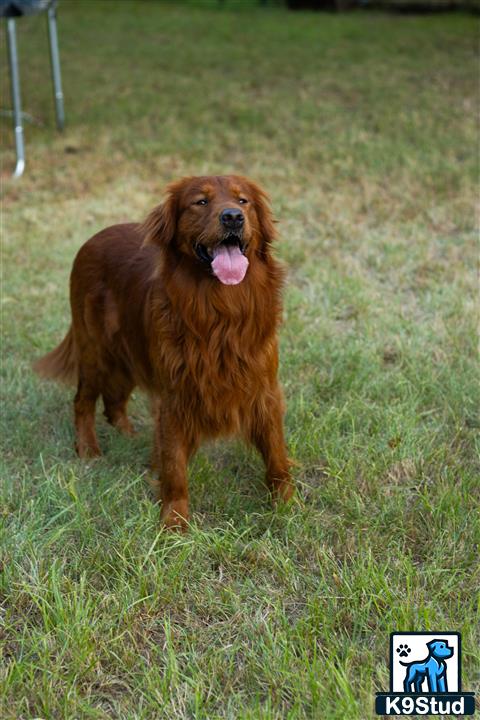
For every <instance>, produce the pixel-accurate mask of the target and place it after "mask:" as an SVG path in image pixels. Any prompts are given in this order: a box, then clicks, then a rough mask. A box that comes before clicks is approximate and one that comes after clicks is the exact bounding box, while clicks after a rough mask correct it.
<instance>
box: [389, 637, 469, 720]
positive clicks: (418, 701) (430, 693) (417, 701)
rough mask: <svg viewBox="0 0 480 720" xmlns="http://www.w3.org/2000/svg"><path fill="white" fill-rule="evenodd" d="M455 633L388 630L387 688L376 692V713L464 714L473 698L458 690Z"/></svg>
mask: <svg viewBox="0 0 480 720" xmlns="http://www.w3.org/2000/svg"><path fill="white" fill-rule="evenodd" d="M461 650H462V648H461V636H460V633H458V632H450V631H449V632H438V631H437V632H415V631H411V632H392V633H391V635H390V690H389V691H388V692H377V697H376V700H375V712H376V713H377V715H410V716H411V715H443V716H452V715H453V716H457V717H459V716H465V715H473V713H474V712H475V697H474V694H473V693H472V692H468V691H467V692H465V691H463V690H462V677H461V658H462V653H461Z"/></svg>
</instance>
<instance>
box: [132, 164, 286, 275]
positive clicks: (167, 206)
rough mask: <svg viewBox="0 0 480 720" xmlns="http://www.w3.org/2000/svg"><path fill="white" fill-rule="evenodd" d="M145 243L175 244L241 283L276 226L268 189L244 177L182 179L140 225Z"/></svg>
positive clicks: (204, 266) (203, 265) (210, 270)
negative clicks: (263, 188)
mask: <svg viewBox="0 0 480 720" xmlns="http://www.w3.org/2000/svg"><path fill="white" fill-rule="evenodd" d="M143 232H144V237H145V240H144V242H145V243H146V244H151V243H153V244H156V245H159V246H161V247H173V248H174V249H175V250H176V251H177V252H179V253H181V254H183V255H184V256H186V257H188V258H189V259H190V260H191V261H194V262H195V263H197V264H198V266H199V267H201V268H202V269H203V271H204V272H207V273H213V275H214V276H215V277H216V278H217V279H218V280H219V281H220V282H221V283H224V284H225V285H237V284H238V283H240V282H241V281H242V280H243V279H244V277H245V275H246V273H247V269H248V265H249V262H250V261H251V259H252V257H253V256H254V255H255V254H257V255H259V256H260V257H261V256H262V255H265V254H268V246H269V243H270V242H271V241H272V240H273V238H274V237H275V229H274V226H273V220H272V215H271V211H270V208H269V205H268V197H267V195H266V193H265V192H264V191H263V190H262V189H261V188H260V187H259V186H258V185H256V184H255V183H254V182H252V181H251V180H249V179H248V178H245V177H242V176H239V175H221V176H219V175H215V176H204V177H189V178H183V179H182V180H179V181H178V182H175V183H172V184H171V185H169V186H168V187H167V197H166V200H165V201H164V202H163V203H162V204H161V205H159V206H158V207H156V208H155V209H154V210H153V211H152V212H151V213H150V215H149V216H148V218H147V220H146V221H145V223H144V225H143Z"/></svg>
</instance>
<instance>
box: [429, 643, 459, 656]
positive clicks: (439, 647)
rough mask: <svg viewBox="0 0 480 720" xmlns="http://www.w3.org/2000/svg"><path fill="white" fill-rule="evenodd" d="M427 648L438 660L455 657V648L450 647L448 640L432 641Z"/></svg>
mask: <svg viewBox="0 0 480 720" xmlns="http://www.w3.org/2000/svg"><path fill="white" fill-rule="evenodd" d="M427 647H428V649H429V650H430V654H431V655H433V657H434V658H436V659H437V660H445V658H449V657H452V655H453V648H452V647H450V646H449V644H448V643H447V641H446V640H430V642H429V643H427Z"/></svg>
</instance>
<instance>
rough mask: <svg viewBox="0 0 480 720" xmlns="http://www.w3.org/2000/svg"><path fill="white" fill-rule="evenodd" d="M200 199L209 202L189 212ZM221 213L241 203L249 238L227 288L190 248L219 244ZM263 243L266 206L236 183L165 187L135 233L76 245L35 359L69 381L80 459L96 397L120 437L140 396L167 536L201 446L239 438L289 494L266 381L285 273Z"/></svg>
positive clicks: (275, 488)
mask: <svg viewBox="0 0 480 720" xmlns="http://www.w3.org/2000/svg"><path fill="white" fill-rule="evenodd" d="M203 196H205V197H207V198H208V206H206V207H199V205H198V203H197V202H196V199H197V198H198V197H203ZM240 198H242V199H240ZM243 198H244V199H245V200H248V204H243V203H244V199H243ZM240 203H242V204H241V205H240ZM227 206H228V207H232V206H233V207H235V208H236V207H241V209H242V211H243V213H244V216H245V225H244V239H245V241H246V242H248V247H247V249H246V252H245V254H246V256H247V257H248V260H249V267H248V271H247V274H246V276H245V278H244V280H243V281H242V282H240V284H238V285H234V286H231V285H223V284H222V283H221V282H220V281H219V280H218V279H217V278H216V277H214V276H213V275H212V274H211V273H210V272H208V269H207V268H206V267H205V266H204V265H202V263H201V262H200V260H199V258H198V257H197V255H196V254H195V250H194V248H195V243H196V242H199V241H201V242H203V243H205V245H206V246H207V247H212V246H213V245H214V244H215V243H218V233H219V220H218V218H219V213H220V212H221V211H222V209H223V208H225V207H227ZM274 236H275V231H274V226H273V223H272V218H271V213H270V209H269V207H268V204H267V198H266V196H265V194H264V192H263V191H262V190H261V189H260V188H259V187H258V186H257V185H255V184H254V183H252V182H251V181H250V180H247V179H246V178H243V177H238V176H223V177H201V178H185V179H183V180H181V181H179V182H177V183H174V184H172V185H170V186H169V187H168V189H167V199H166V200H165V202H164V203H163V204H162V205H160V206H158V207H157V208H155V209H154V210H153V211H152V212H151V214H150V215H149V217H148V218H147V220H146V221H145V223H144V224H143V225H138V224H128V225H116V226H113V227H110V228H107V229H105V230H102V231H101V232H99V233H98V234H97V235H95V236H94V237H92V238H91V239H90V240H88V242H86V243H85V245H83V247H82V248H81V249H80V251H79V253H78V255H77V257H76V259H75V262H74V265H73V270H72V275H71V286H70V290H71V307H72V326H71V328H70V330H69V331H68V333H67V336H66V337H65V339H64V340H63V341H62V343H61V344H60V345H59V346H58V348H56V349H55V350H53V351H52V352H51V353H49V354H48V355H46V356H45V357H44V358H42V359H41V360H39V361H38V362H37V363H36V366H35V369H36V370H37V372H39V374H41V375H43V376H44V377H53V378H57V379H63V380H73V379H75V378H76V380H77V382H78V390H77V394H76V396H75V403H74V406H75V427H76V448H77V452H78V454H79V455H80V456H81V457H85V456H92V455H99V454H100V449H99V447H98V443H97V439H96V434H95V425H94V421H95V404H96V401H97V399H98V397H99V395H102V397H103V402H104V406H105V415H106V417H107V419H108V420H109V422H111V423H112V424H113V425H115V426H116V427H118V428H119V429H120V430H122V431H123V432H126V433H131V432H132V428H131V425H130V422H129V420H128V418H127V414H126V405H127V402H128V398H129V396H130V393H131V391H132V389H133V388H134V387H135V385H140V386H141V387H142V388H144V389H145V390H146V391H147V392H148V393H149V394H150V395H151V397H152V398H153V401H154V407H155V416H156V417H155V451H154V465H155V466H156V468H157V470H158V473H159V482H158V498H159V499H160V500H161V501H162V518H163V520H164V522H165V523H166V525H167V526H169V527H174V526H181V527H183V526H184V525H185V523H186V521H187V519H188V486H187V479H186V470H187V464H188V460H189V458H190V457H191V455H192V454H193V453H194V452H195V450H196V449H197V447H198V445H199V444H200V443H201V442H202V440H204V439H207V438H213V437H218V436H226V435H233V434H241V435H242V436H243V437H244V438H245V439H246V440H247V441H249V442H252V443H253V444H254V445H255V446H256V447H257V448H258V449H259V451H260V452H261V454H262V456H263V458H264V460H265V464H266V470H267V474H266V478H267V484H268V486H269V487H270V490H271V491H272V493H273V494H274V496H276V497H279V498H282V499H285V500H286V499H289V498H290V497H291V495H292V493H293V485H292V482H291V479H290V474H289V461H288V458H287V454H286V449H285V442H284V438H283V401H282V395H281V390H280V387H279V385H278V381H277V368H278V345H277V327H278V324H279V321H280V314H281V298H280V293H281V287H282V283H283V272H282V269H281V268H280V267H279V265H278V264H277V263H276V262H275V261H274V259H273V258H272V255H271V250H270V243H271V241H272V240H273V238H274ZM199 239H200V240H199Z"/></svg>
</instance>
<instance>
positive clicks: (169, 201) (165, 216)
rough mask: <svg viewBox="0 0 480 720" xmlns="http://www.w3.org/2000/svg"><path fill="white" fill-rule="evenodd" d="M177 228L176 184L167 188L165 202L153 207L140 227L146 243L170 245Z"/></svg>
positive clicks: (162, 245) (161, 245)
mask: <svg viewBox="0 0 480 720" xmlns="http://www.w3.org/2000/svg"><path fill="white" fill-rule="evenodd" d="M176 229H177V195H176V193H175V191H174V186H172V185H171V186H169V187H168V188H167V196H166V198H165V200H164V202H163V203H161V204H160V205H157V207H155V208H153V210H152V212H151V213H150V214H149V215H148V216H147V218H146V220H145V221H144V222H143V223H142V225H141V227H140V232H141V233H142V235H143V244H144V245H159V246H160V247H165V246H167V245H170V243H171V242H172V241H173V239H174V237H175V232H176Z"/></svg>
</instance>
